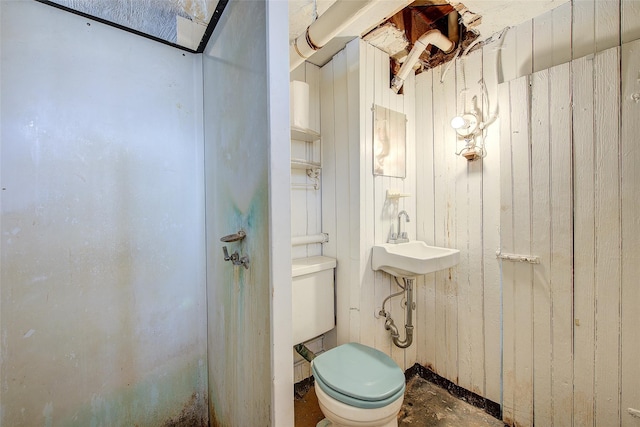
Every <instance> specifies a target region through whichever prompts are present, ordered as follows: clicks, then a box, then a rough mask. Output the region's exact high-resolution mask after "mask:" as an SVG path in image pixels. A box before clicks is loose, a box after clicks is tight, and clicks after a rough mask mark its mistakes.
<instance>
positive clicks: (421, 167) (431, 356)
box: [415, 70, 436, 367]
mask: <svg viewBox="0 0 640 427" xmlns="http://www.w3.org/2000/svg"><path fill="white" fill-rule="evenodd" d="M433 76H434V72H433V71H432V70H430V71H427V72H425V73H422V74H420V75H418V76H417V77H416V135H417V137H416V152H417V165H418V167H417V170H416V180H417V183H416V202H417V204H416V221H418V225H417V229H416V239H418V240H422V241H425V242H427V244H433V243H434V225H433V218H434V216H433V215H434V212H433V206H434V194H433V186H434V184H433V183H434V171H433V168H434V160H433V147H434V143H435V141H434V138H433ZM417 289H418V294H417V298H418V301H417V308H416V322H417V323H419V324H420V326H421V329H420V333H419V334H417V335H416V337H415V340H416V348H417V358H416V361H417V362H418V363H420V364H421V365H424V366H431V367H433V366H434V361H435V347H436V346H435V319H436V317H435V274H428V275H425V276H423V277H420V278H419V279H418V286H417Z"/></svg>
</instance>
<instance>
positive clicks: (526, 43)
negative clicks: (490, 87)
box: [500, 20, 533, 82]
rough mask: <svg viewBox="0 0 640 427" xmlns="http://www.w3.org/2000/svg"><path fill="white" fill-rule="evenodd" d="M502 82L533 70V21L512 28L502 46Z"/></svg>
mask: <svg viewBox="0 0 640 427" xmlns="http://www.w3.org/2000/svg"><path fill="white" fill-rule="evenodd" d="M500 65H501V69H500V74H501V75H502V80H501V82H508V81H510V80H513V79H516V78H518V77H522V76H526V75H529V74H531V73H532V72H533V21H532V20H530V21H526V22H524V23H522V24H520V25H518V26H517V27H513V28H510V29H509V30H508V31H507V33H506V35H505V40H504V43H503V46H502V55H501V61H500Z"/></svg>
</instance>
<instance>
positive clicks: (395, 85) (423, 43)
mask: <svg viewBox="0 0 640 427" xmlns="http://www.w3.org/2000/svg"><path fill="white" fill-rule="evenodd" d="M430 44H431V45H434V46H436V47H437V48H438V49H440V50H442V51H443V52H444V53H451V52H452V51H453V49H454V48H455V47H456V45H455V43H454V42H452V41H451V40H449V39H448V38H447V37H446V36H445V35H444V34H442V33H441V32H440V31H439V30H429V31H427V32H426V33H424V34H423V35H421V36H420V38H419V39H418V40H416V42H415V43H414V44H413V48H411V52H409V56H407V59H406V61H404V63H403V64H402V67H400V71H398V74H396V75H395V77H394V78H393V80H392V81H391V89H393V91H394V92H395V93H398V92H399V91H400V88H401V87H402V85H403V84H404V81H405V80H406V78H407V76H408V75H409V72H411V70H412V69H413V66H414V65H415V64H416V62H418V59H420V55H422V52H424V51H425V49H426V48H427V46H428V45H430Z"/></svg>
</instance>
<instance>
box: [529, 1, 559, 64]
mask: <svg viewBox="0 0 640 427" xmlns="http://www.w3.org/2000/svg"><path fill="white" fill-rule="evenodd" d="M553 29H554V28H553V10H550V11H549V12H547V13H544V14H542V15H540V16H537V17H535V18H533V34H534V35H535V37H533V39H532V40H533V71H534V72H536V71H540V70H546V69H547V68H551V67H552V66H553V55H552V54H551V52H553Z"/></svg>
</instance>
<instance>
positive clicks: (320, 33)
mask: <svg viewBox="0 0 640 427" xmlns="http://www.w3.org/2000/svg"><path fill="white" fill-rule="evenodd" d="M374 2H375V0H337V1H336V2H335V3H334V4H332V5H331V7H329V9H327V10H326V11H325V12H324V13H323V14H322V15H320V17H319V18H318V19H316V20H315V21H314V22H313V23H312V24H311V25H309V27H307V30H306V31H305V32H304V33H303V34H302V35H300V36H299V37H298V38H297V39H295V40H294V41H293V43H292V44H291V46H290V47H289V71H293V70H294V69H295V68H296V67H297V66H298V65H300V64H302V63H303V62H304V60H305V59H307V58H309V57H310V56H311V55H313V54H314V53H315V51H316V50H319V49H320V48H321V47H323V46H324V45H326V44H327V43H329V42H330V41H331V39H333V38H334V37H335V36H336V35H338V34H340V33H341V32H342V31H343V30H344V29H345V28H346V27H347V26H348V25H349V24H351V22H353V20H354V18H355V17H356V16H357V15H359V14H360V13H362V12H364V11H365V10H366V9H368V7H369V6H370V5H371V4H373V3H374Z"/></svg>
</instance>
